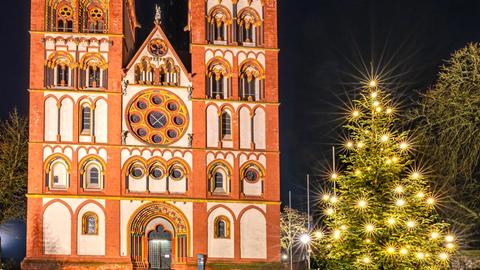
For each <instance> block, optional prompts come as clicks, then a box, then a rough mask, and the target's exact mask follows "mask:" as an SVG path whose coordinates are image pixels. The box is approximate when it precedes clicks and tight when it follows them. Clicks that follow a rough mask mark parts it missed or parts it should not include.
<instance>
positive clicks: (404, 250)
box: [400, 248, 408, 255]
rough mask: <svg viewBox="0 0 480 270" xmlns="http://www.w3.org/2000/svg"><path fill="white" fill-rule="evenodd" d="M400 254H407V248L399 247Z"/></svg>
mask: <svg viewBox="0 0 480 270" xmlns="http://www.w3.org/2000/svg"><path fill="white" fill-rule="evenodd" d="M400 254H402V255H407V254H408V250H407V249H406V248H402V249H400Z"/></svg>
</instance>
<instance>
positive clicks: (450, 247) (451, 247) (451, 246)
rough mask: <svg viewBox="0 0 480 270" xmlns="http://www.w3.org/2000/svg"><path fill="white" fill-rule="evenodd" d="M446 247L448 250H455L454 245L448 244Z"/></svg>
mask: <svg viewBox="0 0 480 270" xmlns="http://www.w3.org/2000/svg"><path fill="white" fill-rule="evenodd" d="M445 247H446V248H448V249H453V248H455V245H454V244H453V243H448V244H446V245H445Z"/></svg>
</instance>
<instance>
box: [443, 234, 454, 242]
mask: <svg viewBox="0 0 480 270" xmlns="http://www.w3.org/2000/svg"><path fill="white" fill-rule="evenodd" d="M453 241H455V236H453V235H451V234H449V235H447V236H445V242H447V243H452V242H453Z"/></svg>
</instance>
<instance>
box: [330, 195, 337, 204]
mask: <svg viewBox="0 0 480 270" xmlns="http://www.w3.org/2000/svg"><path fill="white" fill-rule="evenodd" d="M330 202H331V203H337V202H338V198H337V197H336V196H332V197H331V198H330Z"/></svg>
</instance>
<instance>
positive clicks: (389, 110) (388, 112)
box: [385, 108, 393, 114]
mask: <svg viewBox="0 0 480 270" xmlns="http://www.w3.org/2000/svg"><path fill="white" fill-rule="evenodd" d="M385 112H386V113H387V114H391V113H392V112H393V110H392V108H387V110H386V111H385Z"/></svg>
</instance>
